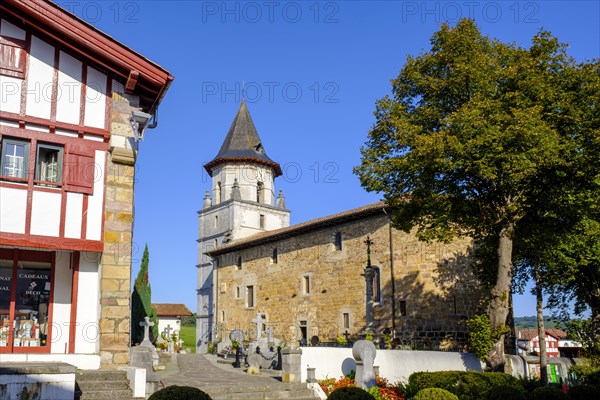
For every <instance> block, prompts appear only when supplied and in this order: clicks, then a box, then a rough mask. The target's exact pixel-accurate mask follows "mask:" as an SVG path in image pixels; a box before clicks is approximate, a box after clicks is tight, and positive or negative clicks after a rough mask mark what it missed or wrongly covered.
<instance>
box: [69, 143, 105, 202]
mask: <svg viewBox="0 0 600 400" xmlns="http://www.w3.org/2000/svg"><path fill="white" fill-rule="evenodd" d="M94 156H95V151H94V149H90V148H88V147H85V146H81V145H79V146H78V145H69V146H68V147H67V148H66V154H65V167H64V173H63V177H64V184H63V187H64V188H65V190H67V191H69V192H76V193H84V194H93V193H94V182H95V180H96V179H99V177H97V175H99V174H98V173H97V172H96V164H95V163H94Z"/></svg>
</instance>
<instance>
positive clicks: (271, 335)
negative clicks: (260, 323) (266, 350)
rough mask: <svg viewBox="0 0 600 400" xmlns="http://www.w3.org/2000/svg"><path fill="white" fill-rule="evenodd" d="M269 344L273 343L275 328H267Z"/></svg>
mask: <svg viewBox="0 0 600 400" xmlns="http://www.w3.org/2000/svg"><path fill="white" fill-rule="evenodd" d="M267 343H273V328H272V327H268V328H267Z"/></svg>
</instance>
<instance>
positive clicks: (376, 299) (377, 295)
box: [373, 267, 381, 304]
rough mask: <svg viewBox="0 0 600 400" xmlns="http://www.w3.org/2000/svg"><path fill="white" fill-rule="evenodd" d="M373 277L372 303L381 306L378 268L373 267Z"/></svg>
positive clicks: (379, 272) (379, 271)
mask: <svg viewBox="0 0 600 400" xmlns="http://www.w3.org/2000/svg"><path fill="white" fill-rule="evenodd" d="M373 270H374V272H375V276H374V277H373V303H375V304H381V270H380V269H379V267H373Z"/></svg>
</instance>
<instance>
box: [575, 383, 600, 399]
mask: <svg viewBox="0 0 600 400" xmlns="http://www.w3.org/2000/svg"><path fill="white" fill-rule="evenodd" d="M567 394H568V396H569V399H571V400H588V399H600V390H599V389H598V388H596V387H595V386H592V385H576V386H573V387H572V388H571V389H569V393H567Z"/></svg>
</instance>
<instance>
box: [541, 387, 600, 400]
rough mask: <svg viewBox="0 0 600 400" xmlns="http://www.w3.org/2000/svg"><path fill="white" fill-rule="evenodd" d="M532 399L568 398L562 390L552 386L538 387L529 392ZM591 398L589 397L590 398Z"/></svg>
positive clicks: (556, 399)
mask: <svg viewBox="0 0 600 400" xmlns="http://www.w3.org/2000/svg"><path fill="white" fill-rule="evenodd" d="M531 399H532V400H569V397H568V396H567V395H566V394H565V393H563V391H562V390H560V389H557V388H555V387H552V386H546V387H539V388H537V389H535V390H534V391H533V393H531ZM590 400H591V399H590Z"/></svg>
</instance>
